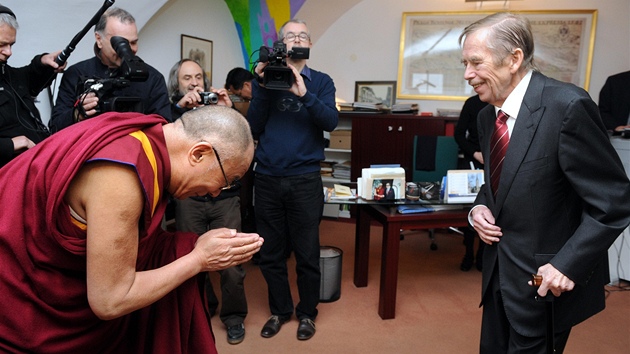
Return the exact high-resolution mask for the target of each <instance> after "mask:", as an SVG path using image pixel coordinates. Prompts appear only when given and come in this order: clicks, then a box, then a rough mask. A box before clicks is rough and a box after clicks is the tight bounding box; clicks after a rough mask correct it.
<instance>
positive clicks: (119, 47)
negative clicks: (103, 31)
mask: <svg viewBox="0 0 630 354" xmlns="http://www.w3.org/2000/svg"><path fill="white" fill-rule="evenodd" d="M109 42H110V43H111V45H112V48H114V50H115V51H116V54H118V56H119V57H121V58H133V57H134V54H133V51H132V50H131V47H130V46H129V41H128V40H127V39H126V38H124V37H120V36H113V37H112V38H111V39H110V40H109Z"/></svg>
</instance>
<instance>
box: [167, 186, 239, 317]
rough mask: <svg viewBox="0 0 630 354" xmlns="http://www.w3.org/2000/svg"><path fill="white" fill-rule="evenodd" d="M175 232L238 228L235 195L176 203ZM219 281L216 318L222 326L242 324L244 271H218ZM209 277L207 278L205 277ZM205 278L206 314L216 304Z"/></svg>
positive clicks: (234, 269)
mask: <svg viewBox="0 0 630 354" xmlns="http://www.w3.org/2000/svg"><path fill="white" fill-rule="evenodd" d="M175 224H176V226H177V230H179V231H188V232H194V233H196V234H198V235H201V234H203V233H205V232H206V231H208V230H212V229H218V228H221V227H227V228H229V229H236V230H238V231H240V229H241V207H240V198H239V197H238V196H234V197H229V198H226V199H219V200H210V201H206V202H204V201H198V200H194V199H191V198H188V199H185V200H178V201H177V204H176V208H175ZM218 273H219V275H220V277H221V280H220V283H221V299H222V301H223V303H222V305H221V312H220V314H219V317H220V318H221V322H223V324H225V325H226V326H228V327H230V326H235V325H238V324H241V323H243V321H244V320H245V316H247V311H248V309H247V299H246V297H245V287H244V281H245V270H244V269H243V267H241V266H240V265H238V266H235V267H230V268H227V269H224V270H220V271H218ZM208 276H209V275H208ZM208 276H207V277H206V286H205V287H206V296H207V299H208V306H209V308H210V312H211V313H214V312H215V311H216V309H217V308H218V305H219V301H218V299H217V297H216V295H215V294H214V290H213V289H212V283H211V282H210V279H209V278H208Z"/></svg>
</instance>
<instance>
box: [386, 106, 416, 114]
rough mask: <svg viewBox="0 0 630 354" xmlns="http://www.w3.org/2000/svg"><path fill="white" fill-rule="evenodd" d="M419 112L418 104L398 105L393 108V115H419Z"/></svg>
mask: <svg viewBox="0 0 630 354" xmlns="http://www.w3.org/2000/svg"><path fill="white" fill-rule="evenodd" d="M418 110H419V107H418V104H417V103H396V104H394V105H393V106H392V113H409V114H417V113H418Z"/></svg>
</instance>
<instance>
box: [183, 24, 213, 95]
mask: <svg viewBox="0 0 630 354" xmlns="http://www.w3.org/2000/svg"><path fill="white" fill-rule="evenodd" d="M182 59H192V60H195V61H196V62H198V63H199V65H201V67H202V68H203V71H205V72H206V76H207V77H208V80H210V84H211V85H212V41H210V40H207V39H203V38H198V37H193V36H188V35H185V34H182Z"/></svg>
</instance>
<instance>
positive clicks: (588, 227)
mask: <svg viewBox="0 0 630 354" xmlns="http://www.w3.org/2000/svg"><path fill="white" fill-rule="evenodd" d="M460 44H462V61H463V64H464V65H465V68H466V69H465V75H464V78H465V79H466V80H467V81H468V83H469V84H470V85H471V86H473V87H474V90H475V92H476V93H477V94H479V96H480V98H481V100H482V101H484V102H488V103H489V105H488V106H486V107H485V108H484V109H483V110H482V111H481V112H480V113H479V116H478V128H479V140H480V143H481V151H482V154H483V156H484V161H486V163H485V165H484V169H485V174H484V175H485V184H484V185H483V187H482V188H481V191H480V192H479V194H478V197H477V199H476V200H475V203H474V207H473V209H472V210H471V213H470V219H471V223H472V225H473V226H474V228H475V230H477V232H478V234H479V237H480V238H481V240H482V241H483V242H485V243H486V244H487V246H486V248H485V251H484V255H483V283H482V306H483V320H482V328H481V347H480V352H482V353H516V352H519V353H524V352H527V353H544V352H545V350H546V344H547V340H546V339H547V338H546V326H545V322H546V320H545V318H546V317H545V316H546V309H547V305H546V304H545V302H544V301H537V297H538V298H539V299H540V297H543V296H548V297H551V296H554V297H555V299H554V300H555V301H554V312H555V327H554V331H553V332H554V333H555V335H554V338H555V343H556V347H555V350H556V352H557V353H560V352H562V351H563V350H564V347H565V345H566V342H567V339H568V337H569V333H570V331H571V328H572V326H574V325H575V324H577V323H579V322H581V321H584V320H585V319H587V318H589V317H590V316H592V315H594V314H596V313H597V312H599V311H602V310H603V309H604V306H605V302H604V295H605V294H604V285H605V284H607V283H608V282H609V274H608V259H607V249H608V248H609V247H610V245H611V244H612V243H613V242H614V241H615V239H616V238H617V236H619V234H620V233H621V232H622V230H623V229H625V228H626V227H627V226H628V224H629V223H630V203H628V201H629V200H630V182H629V181H628V177H627V176H626V173H625V172H624V169H623V166H622V164H621V161H620V159H619V157H618V155H617V153H616V152H615V150H614V149H613V148H612V146H611V144H610V141H609V139H608V134H607V133H606V128H605V127H604V124H603V123H602V120H601V118H600V116H599V112H598V108H597V105H596V104H595V103H594V102H593V101H592V100H591V98H590V97H589V95H588V93H586V92H585V91H584V90H582V89H581V88H578V87H576V86H574V85H572V84H568V83H563V82H559V81H556V80H554V79H551V78H548V77H546V76H544V75H543V74H541V73H539V72H538V71H536V69H535V66H534V63H533V58H534V40H533V36H532V33H531V26H530V24H529V22H528V21H527V19H526V18H524V17H522V16H517V15H513V14H510V13H496V14H493V15H490V16H488V17H486V18H484V19H481V20H479V21H477V22H475V23H473V24H471V25H469V26H468V27H466V28H465V29H464V31H463V32H462V34H461V36H460ZM504 114H505V115H506V117H507V120H505V121H503V123H501V124H499V125H498V127H497V128H495V121H497V120H498V119H497V117H498V116H500V117H502V116H504ZM505 127H507V129H505ZM495 130H496V131H502V130H504V133H503V135H504V136H503V138H504V139H506V138H507V139H506V140H503V142H501V143H498V144H499V145H501V146H505V144H507V145H506V146H507V148H506V151H505V154H504V155H503V156H504V157H501V156H500V154H496V153H495V152H494V151H492V146H491V145H494V141H495V140H496V141H502V140H500V139H495V138H494V137H493V135H494V132H495ZM505 135H507V136H505ZM508 139H509V142H507V140H508ZM495 156H497V157H496V158H495ZM493 159H494V160H495V161H494V162H493V161H492V160H493ZM493 186H494V187H493ZM532 275H537V276H542V282H541V283H540V284H533V282H532ZM536 285H539V287H536Z"/></svg>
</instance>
